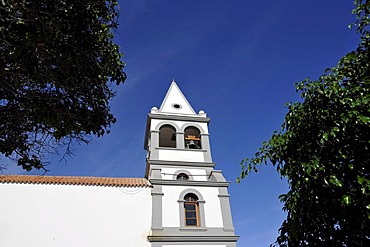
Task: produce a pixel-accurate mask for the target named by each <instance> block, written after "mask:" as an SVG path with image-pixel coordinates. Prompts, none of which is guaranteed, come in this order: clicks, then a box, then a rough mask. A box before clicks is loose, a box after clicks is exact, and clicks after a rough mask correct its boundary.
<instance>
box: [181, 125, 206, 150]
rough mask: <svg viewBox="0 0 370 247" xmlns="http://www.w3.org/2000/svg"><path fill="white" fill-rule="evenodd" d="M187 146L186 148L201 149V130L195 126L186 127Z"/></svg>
mask: <svg viewBox="0 0 370 247" xmlns="http://www.w3.org/2000/svg"><path fill="white" fill-rule="evenodd" d="M184 139H185V148H186V149H201V148H202V146H201V136H200V130H199V129H198V128H196V127H194V126H189V127H187V128H186V129H185V135H184Z"/></svg>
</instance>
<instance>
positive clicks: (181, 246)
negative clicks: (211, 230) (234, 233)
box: [162, 244, 226, 247]
mask: <svg viewBox="0 0 370 247" xmlns="http://www.w3.org/2000/svg"><path fill="white" fill-rule="evenodd" d="M162 246H163V247H194V246H195V245H172V244H171V245H167V244H166V245H162ZM197 246H199V247H226V245H214V244H212V245H208V244H207V245H197Z"/></svg>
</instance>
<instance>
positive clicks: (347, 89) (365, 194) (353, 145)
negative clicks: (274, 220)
mask: <svg viewBox="0 0 370 247" xmlns="http://www.w3.org/2000/svg"><path fill="white" fill-rule="evenodd" d="M353 13H355V14H356V15H357V22H356V23H355V25H354V26H356V27H357V31H358V32H359V33H360V36H361V41H360V43H359V45H358V47H357V49H356V50H355V51H352V52H350V53H348V54H347V55H345V56H344V57H343V58H342V59H340V61H339V63H338V64H337V66H335V67H333V68H331V69H327V70H326V71H325V74H324V75H323V76H321V77H320V78H319V79H318V80H316V81H309V80H304V81H303V82H300V83H297V84H296V88H297V91H298V92H300V95H301V98H302V102H297V103H290V104H288V113H287V114H286V116H285V121H284V123H283V125H282V128H281V131H279V132H274V134H273V135H272V137H271V139H270V140H268V141H267V142H264V143H263V144H262V147H261V148H260V149H259V150H258V152H257V153H256V154H255V156H254V157H253V158H251V159H245V160H244V161H242V164H241V165H242V172H241V175H240V178H239V181H240V179H243V178H245V177H246V176H247V175H248V174H249V173H250V172H251V171H257V167H258V165H259V164H262V163H266V164H267V163H268V162H270V163H272V164H273V165H274V166H276V167H277V171H278V172H279V174H280V175H281V176H282V177H286V178H287V180H288V183H289V191H288V193H287V194H283V195H281V196H280V199H281V201H282V202H283V203H284V207H283V209H284V210H285V211H286V212H287V218H286V220H285V221H284V222H283V223H282V226H281V228H280V229H279V233H280V236H279V237H278V239H277V241H276V243H275V244H276V245H279V246H370V52H369V45H370V34H369V21H370V2H369V0H356V1H355V9H354V10H353Z"/></svg>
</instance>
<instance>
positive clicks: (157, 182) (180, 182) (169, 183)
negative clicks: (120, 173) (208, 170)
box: [149, 179, 230, 187]
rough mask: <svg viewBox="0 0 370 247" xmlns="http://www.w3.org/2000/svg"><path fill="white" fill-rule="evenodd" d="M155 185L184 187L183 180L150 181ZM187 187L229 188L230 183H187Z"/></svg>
mask: <svg viewBox="0 0 370 247" xmlns="http://www.w3.org/2000/svg"><path fill="white" fill-rule="evenodd" d="M149 181H150V183H151V184H153V185H180V186H182V185H184V184H185V182H184V181H183V180H164V179H149ZM186 185H187V186H205V187H229V185H230V182H215V181H189V180H187V181H186Z"/></svg>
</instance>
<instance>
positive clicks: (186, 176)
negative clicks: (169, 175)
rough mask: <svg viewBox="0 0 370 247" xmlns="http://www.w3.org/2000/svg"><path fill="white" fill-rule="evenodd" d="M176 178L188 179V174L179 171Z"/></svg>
mask: <svg viewBox="0 0 370 247" xmlns="http://www.w3.org/2000/svg"><path fill="white" fill-rule="evenodd" d="M176 179H177V180H189V176H188V175H187V174H185V173H180V174H179V175H177V177H176Z"/></svg>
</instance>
